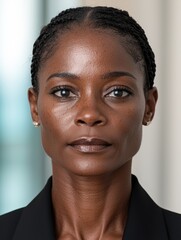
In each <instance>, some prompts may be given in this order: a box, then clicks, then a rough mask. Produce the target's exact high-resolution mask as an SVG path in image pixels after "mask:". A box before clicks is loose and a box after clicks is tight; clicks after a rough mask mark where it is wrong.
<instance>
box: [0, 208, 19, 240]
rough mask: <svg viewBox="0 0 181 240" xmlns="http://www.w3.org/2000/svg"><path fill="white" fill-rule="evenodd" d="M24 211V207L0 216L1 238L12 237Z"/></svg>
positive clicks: (6, 239)
mask: <svg viewBox="0 0 181 240" xmlns="http://www.w3.org/2000/svg"><path fill="white" fill-rule="evenodd" d="M22 211H23V208H21V209H18V210H15V211H12V212H10V213H7V214H4V215H1V216H0V239H4V240H9V239H12V236H13V235H14V232H15V229H16V226H17V224H18V222H19V220H20V218H21V214H22Z"/></svg>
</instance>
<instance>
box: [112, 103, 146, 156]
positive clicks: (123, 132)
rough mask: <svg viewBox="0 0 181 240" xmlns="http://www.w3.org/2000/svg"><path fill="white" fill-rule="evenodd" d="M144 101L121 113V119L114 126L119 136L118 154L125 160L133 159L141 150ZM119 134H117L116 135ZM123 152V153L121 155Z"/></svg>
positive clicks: (118, 118)
mask: <svg viewBox="0 0 181 240" xmlns="http://www.w3.org/2000/svg"><path fill="white" fill-rule="evenodd" d="M143 103H144V101H143V102H142V103H141V102H139V104H137V105H133V106H129V107H127V108H126V109H125V111H124V109H122V111H120V112H119V117H117V121H116V123H115V124H114V126H115V128H114V132H115V135H116V136H117V139H116V141H117V143H118V145H117V149H118V150H117V152H118V154H119V155H122V156H124V158H125V159H129V158H132V157H133V156H134V155H135V154H136V153H137V152H138V150H139V148H140V144H141V139H142V120H143V116H144V105H143ZM116 132H117V134H116ZM120 151H121V153H120Z"/></svg>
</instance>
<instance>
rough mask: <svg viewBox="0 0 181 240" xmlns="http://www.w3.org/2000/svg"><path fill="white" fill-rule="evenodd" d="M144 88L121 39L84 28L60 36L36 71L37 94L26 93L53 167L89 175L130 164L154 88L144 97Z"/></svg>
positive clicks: (151, 105) (138, 69)
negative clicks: (54, 48)
mask: <svg viewBox="0 0 181 240" xmlns="http://www.w3.org/2000/svg"><path fill="white" fill-rule="evenodd" d="M143 86H144V72H143V70H142V68H141V67H140V63H135V61H134V60H133V58H132V56H131V55H129V54H128V53H127V52H126V50H125V48H124V47H123V46H122V44H121V37H119V36H118V35H116V34H113V33H111V32H109V31H106V30H94V29H88V28H85V27H84V28H83V27H82V28H79V27H76V28H74V30H70V31H68V32H66V33H64V34H63V35H62V36H61V38H60V39H59V43H58V46H57V48H56V51H55V52H54V54H53V55H52V56H51V57H50V58H49V59H48V60H47V61H46V62H45V63H44V64H43V65H42V67H41V69H40V71H39V94H38V96H37V95H36V94H35V93H34V92H33V90H32V89H30V90H29V100H30V105H31V111H32V117H33V119H34V120H35V121H38V122H39V123H40V125H41V134H42V142H43V147H44V149H45V151H46V153H47V154H48V155H49V156H50V157H51V159H52V163H53V167H54V168H56V169H62V170H64V171H67V172H71V173H74V174H77V175H86V176H88V175H99V174H104V173H110V172H113V171H115V170H117V169H119V168H121V167H122V166H123V165H124V164H125V163H126V162H128V161H131V159H132V157H133V156H134V155H135V154H136V152H137V151H138V149H139V147H140V143H141V138H142V124H143V122H146V121H147V120H150V119H151V118H152V117H153V114H154V108H155V102H156V98H157V94H156V89H153V90H151V91H149V93H148V97H147V98H146V99H145V94H144V89H143ZM149 116H150V119H148V118H149Z"/></svg>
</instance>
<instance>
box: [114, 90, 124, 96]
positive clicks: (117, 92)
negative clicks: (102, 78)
mask: <svg viewBox="0 0 181 240" xmlns="http://www.w3.org/2000/svg"><path fill="white" fill-rule="evenodd" d="M114 94H115V96H122V92H121V91H120V90H115V91H114Z"/></svg>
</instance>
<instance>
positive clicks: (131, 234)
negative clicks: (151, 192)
mask: <svg viewBox="0 0 181 240" xmlns="http://www.w3.org/2000/svg"><path fill="white" fill-rule="evenodd" d="M123 239H124V240H135V239H139V240H153V239H154V240H168V234H167V230H166V226H165V222H164V217H163V213H162V209H161V208H160V207H158V206H157V205H156V204H155V203H154V202H153V200H152V199H151V198H150V197H149V196H148V194H147V193H146V192H145V190H144V189H143V188H142V187H141V186H140V185H139V183H138V181H137V178H136V177H135V176H133V189H132V195H131V199H130V207H129V213H128V219H127V224H126V228H125V233H124V237H123Z"/></svg>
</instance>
